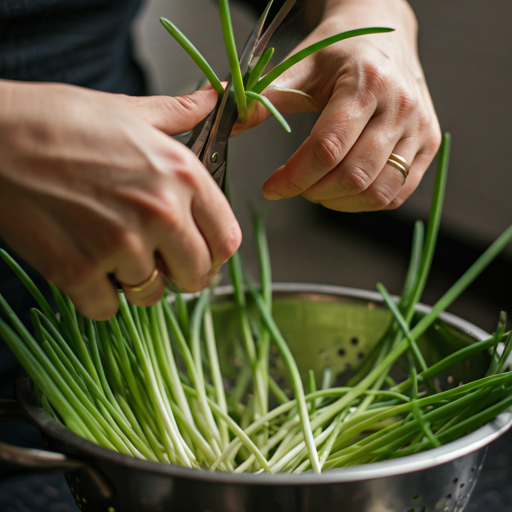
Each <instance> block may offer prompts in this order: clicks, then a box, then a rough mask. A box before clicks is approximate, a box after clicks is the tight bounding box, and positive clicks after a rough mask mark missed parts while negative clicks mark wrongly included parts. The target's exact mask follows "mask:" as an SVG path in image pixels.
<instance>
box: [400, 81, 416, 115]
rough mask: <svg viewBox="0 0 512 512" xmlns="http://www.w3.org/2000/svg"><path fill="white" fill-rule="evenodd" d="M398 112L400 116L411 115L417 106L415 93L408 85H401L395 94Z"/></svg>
mask: <svg viewBox="0 0 512 512" xmlns="http://www.w3.org/2000/svg"><path fill="white" fill-rule="evenodd" d="M395 102H396V109H397V113H398V115H399V116H400V117H407V116H409V115H410V114H411V113H412V112H413V111H414V110H415V109H416V106H417V101H416V98H415V96H414V94H413V93H412V92H411V91H410V90H409V89H407V88H406V87H400V88H399V89H398V91H397V92H396V94H395Z"/></svg>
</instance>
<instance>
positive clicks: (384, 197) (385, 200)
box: [365, 188, 394, 210]
mask: <svg viewBox="0 0 512 512" xmlns="http://www.w3.org/2000/svg"><path fill="white" fill-rule="evenodd" d="M393 199H394V196H393V195H392V193H391V191H390V190H387V189H384V188H376V189H375V190H371V192H369V193H368V194H366V197H365V200H366V202H367V203H368V206H370V208H371V209H372V210H383V209H384V208H387V207H388V205H389V204H390V203H391V201H393Z"/></svg>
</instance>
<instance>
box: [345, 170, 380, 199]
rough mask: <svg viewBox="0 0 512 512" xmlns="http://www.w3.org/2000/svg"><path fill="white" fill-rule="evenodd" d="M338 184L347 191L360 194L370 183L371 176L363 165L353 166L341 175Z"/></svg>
mask: <svg viewBox="0 0 512 512" xmlns="http://www.w3.org/2000/svg"><path fill="white" fill-rule="evenodd" d="M340 184H341V186H342V188H343V189H345V190H347V191H348V192H349V193H351V194H360V193H361V192H364V191H365V190H366V189H367V188H368V187H369V186H370V185H371V184H372V177H371V174H370V173H369V172H368V171H366V170H364V168H363V167H361V166H355V167H353V168H352V169H350V172H348V173H344V174H343V175H342V177H341V179H340Z"/></svg>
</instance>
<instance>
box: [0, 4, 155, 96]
mask: <svg viewBox="0 0 512 512" xmlns="http://www.w3.org/2000/svg"><path fill="white" fill-rule="evenodd" d="M141 1H142V0H3V1H2V2H0V78H8V79H12V80H27V81H38V82H63V83H68V84H74V85H81V86H83V87H89V88H91V89H98V90H101V91H108V92H121V93H125V94H134V95H140V94H144V92H145V85H144V78H143V74H142V72H141V70H140V68H139V66H138V65H137V64H136V62H135V60H134V58H133V56H132V42H131V37H130V25H131V22H132V20H133V18H134V16H135V14H136V13H137V11H138V9H139V7H140V4H141Z"/></svg>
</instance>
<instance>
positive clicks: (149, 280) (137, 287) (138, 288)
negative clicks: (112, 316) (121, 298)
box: [121, 268, 160, 293]
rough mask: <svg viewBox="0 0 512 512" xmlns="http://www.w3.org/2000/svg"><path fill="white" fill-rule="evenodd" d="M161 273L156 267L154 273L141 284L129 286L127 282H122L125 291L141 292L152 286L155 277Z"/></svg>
mask: <svg viewBox="0 0 512 512" xmlns="http://www.w3.org/2000/svg"><path fill="white" fill-rule="evenodd" d="M159 274H160V271H159V270H158V268H155V270H153V273H152V274H151V275H150V276H149V277H148V278H147V279H146V280H145V281H144V282H142V283H140V284H137V285H135V286H129V285H127V284H122V283H121V284H122V286H123V289H124V290H125V291H130V292H133V293H140V292H143V291H144V290H145V289H146V288H148V287H149V286H151V285H152V284H153V283H154V282H155V279H156V278H157V277H158V275H159Z"/></svg>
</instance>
